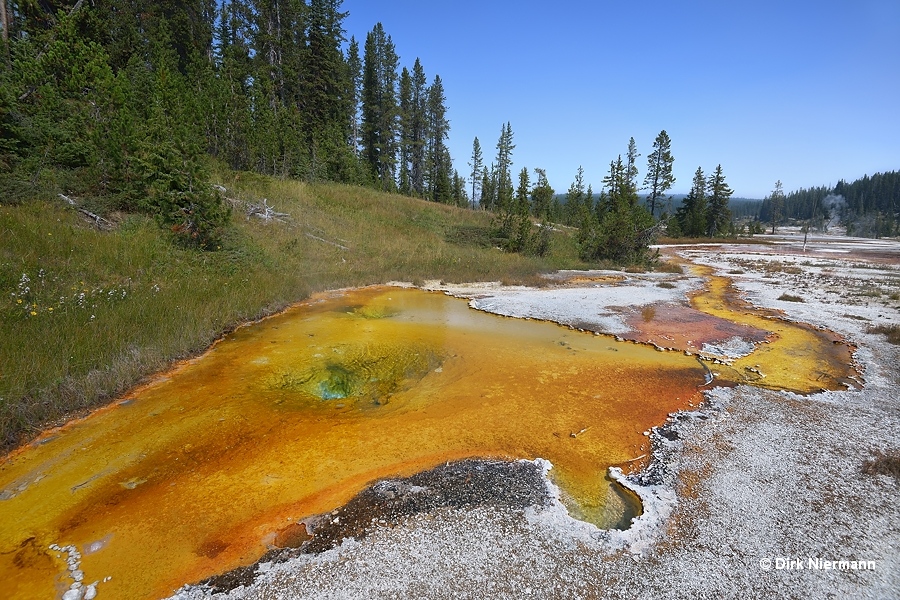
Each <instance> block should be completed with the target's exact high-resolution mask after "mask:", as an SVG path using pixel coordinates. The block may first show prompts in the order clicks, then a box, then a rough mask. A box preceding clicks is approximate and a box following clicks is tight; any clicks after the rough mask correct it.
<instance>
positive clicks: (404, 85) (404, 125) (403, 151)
mask: <svg viewBox="0 0 900 600" xmlns="http://www.w3.org/2000/svg"><path fill="white" fill-rule="evenodd" d="M414 113H415V111H414V107H413V105H412V77H411V76H410V74H409V69H407V68H406V67H403V71H401V73H400V158H399V163H400V187H399V190H398V191H399V192H400V193H401V194H404V195H406V196H409V195H412V177H411V173H410V162H411V161H412V148H413V145H414V144H415V143H416V140H415V139H414V138H413V128H412V119H413V116H414Z"/></svg>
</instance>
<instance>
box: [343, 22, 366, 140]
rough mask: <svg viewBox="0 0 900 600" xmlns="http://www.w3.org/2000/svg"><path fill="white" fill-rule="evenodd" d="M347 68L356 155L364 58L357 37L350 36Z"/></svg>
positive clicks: (351, 136)
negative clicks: (361, 56) (360, 53)
mask: <svg viewBox="0 0 900 600" xmlns="http://www.w3.org/2000/svg"><path fill="white" fill-rule="evenodd" d="M347 69H348V71H349V76H350V85H351V97H350V139H349V144H350V151H351V152H352V154H353V156H354V157H358V156H359V136H360V122H359V119H360V114H359V103H360V100H361V98H360V92H361V90H362V73H363V67H362V59H361V58H360V57H359V42H357V41H356V38H355V37H352V36H351V37H350V45H349V46H348V48H347Z"/></svg>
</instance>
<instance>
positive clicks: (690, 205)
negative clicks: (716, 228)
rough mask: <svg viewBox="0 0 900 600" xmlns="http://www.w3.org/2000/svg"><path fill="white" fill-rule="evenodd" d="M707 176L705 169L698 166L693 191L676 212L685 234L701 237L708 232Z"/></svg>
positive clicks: (692, 186)
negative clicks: (704, 173) (704, 172)
mask: <svg viewBox="0 0 900 600" xmlns="http://www.w3.org/2000/svg"><path fill="white" fill-rule="evenodd" d="M706 213H707V199H706V178H705V176H704V175H703V169H702V168H700V167H697V171H696V172H695V173H694V179H693V183H692V185H691V191H690V192H689V193H688V195H687V196H686V197H685V199H684V201H683V202H682V204H681V207H680V208H679V209H678V211H677V212H676V214H675V218H676V219H677V220H678V224H679V227H680V229H681V232H682V234H683V235H686V236H688V237H700V236H702V235H704V234H705V233H706V226H707V222H706Z"/></svg>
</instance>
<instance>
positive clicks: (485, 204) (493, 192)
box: [478, 164, 497, 210]
mask: <svg viewBox="0 0 900 600" xmlns="http://www.w3.org/2000/svg"><path fill="white" fill-rule="evenodd" d="M496 204H497V176H496V169H495V168H494V165H493V164H492V165H491V169H490V170H488V168H487V167H486V166H484V167H482V168H481V198H480V202H479V204H478V206H479V207H480V208H481V210H494V208H495V207H496Z"/></svg>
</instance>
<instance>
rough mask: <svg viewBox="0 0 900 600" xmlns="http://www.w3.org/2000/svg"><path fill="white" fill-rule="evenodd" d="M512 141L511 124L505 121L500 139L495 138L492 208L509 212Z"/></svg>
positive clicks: (511, 200) (510, 207)
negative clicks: (495, 155)
mask: <svg viewBox="0 0 900 600" xmlns="http://www.w3.org/2000/svg"><path fill="white" fill-rule="evenodd" d="M512 142H513V132H512V125H510V123H509V122H507V123H506V124H505V125H503V126H501V128H500V139H499V140H497V163H496V167H495V169H496V177H497V184H496V202H495V204H494V210H497V211H500V212H501V213H502V212H505V213H510V211H512V203H513V184H512V175H511V174H510V168H511V167H512V164H513V162H512V151H513V150H514V149H515V147H516V146H515V144H513V143H512Z"/></svg>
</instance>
